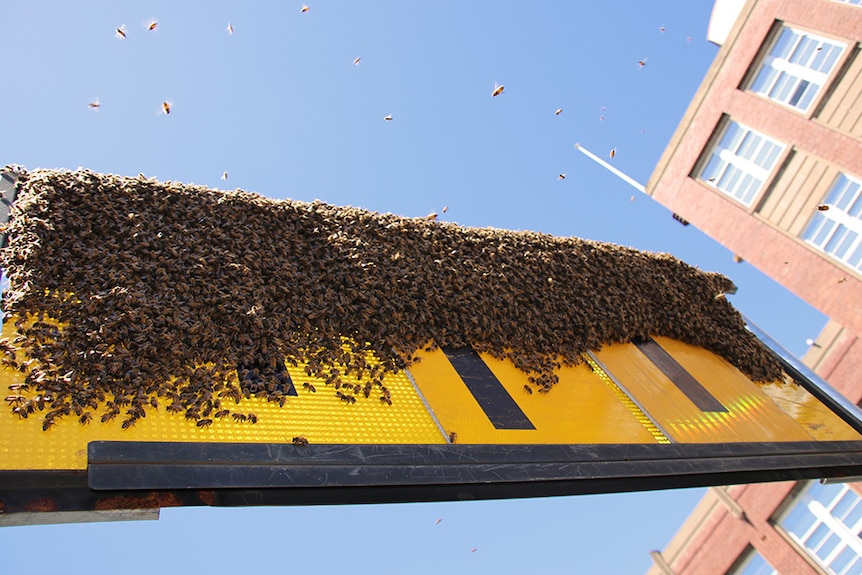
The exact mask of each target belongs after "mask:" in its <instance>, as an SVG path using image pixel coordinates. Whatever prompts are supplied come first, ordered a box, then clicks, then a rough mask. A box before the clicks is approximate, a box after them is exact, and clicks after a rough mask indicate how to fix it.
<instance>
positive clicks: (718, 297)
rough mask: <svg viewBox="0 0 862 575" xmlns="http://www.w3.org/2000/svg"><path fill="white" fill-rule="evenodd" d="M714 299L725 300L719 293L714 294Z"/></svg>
mask: <svg viewBox="0 0 862 575" xmlns="http://www.w3.org/2000/svg"><path fill="white" fill-rule="evenodd" d="M714 299H725V297H724V294H723V293H719V294H715V298H714Z"/></svg>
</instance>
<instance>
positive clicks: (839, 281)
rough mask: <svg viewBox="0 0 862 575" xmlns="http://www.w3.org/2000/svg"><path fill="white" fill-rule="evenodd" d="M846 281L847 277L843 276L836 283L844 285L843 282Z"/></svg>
mask: <svg viewBox="0 0 862 575" xmlns="http://www.w3.org/2000/svg"><path fill="white" fill-rule="evenodd" d="M846 281H847V276H844V277H843V278H841V279H840V280H838V283H840V284H843V283H844V282H846Z"/></svg>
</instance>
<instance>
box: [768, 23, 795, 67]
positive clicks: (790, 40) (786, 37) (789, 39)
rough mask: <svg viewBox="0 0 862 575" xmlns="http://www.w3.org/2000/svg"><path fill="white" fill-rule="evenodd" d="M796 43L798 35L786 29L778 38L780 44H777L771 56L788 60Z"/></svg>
mask: <svg viewBox="0 0 862 575" xmlns="http://www.w3.org/2000/svg"><path fill="white" fill-rule="evenodd" d="M795 41H796V34H794V33H793V30H791V29H790V28H784V29H783V30H782V31H781V36H779V37H778V42H776V43H775V48H773V49H772V52H771V54H772V55H773V56H777V57H779V58H781V59H784V60H786V59H787V55H788V54H790V50H791V49H792V48H793V44H794V42H795Z"/></svg>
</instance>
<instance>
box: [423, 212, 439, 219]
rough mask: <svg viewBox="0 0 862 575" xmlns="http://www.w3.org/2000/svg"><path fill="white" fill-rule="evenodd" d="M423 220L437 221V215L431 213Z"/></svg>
mask: <svg viewBox="0 0 862 575" xmlns="http://www.w3.org/2000/svg"><path fill="white" fill-rule="evenodd" d="M425 219H426V220H436V219H437V213H436V212H432V213H430V214H428V215H427V216H425Z"/></svg>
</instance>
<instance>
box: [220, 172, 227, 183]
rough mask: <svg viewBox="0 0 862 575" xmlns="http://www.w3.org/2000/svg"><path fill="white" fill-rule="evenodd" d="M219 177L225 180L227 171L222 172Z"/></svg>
mask: <svg viewBox="0 0 862 575" xmlns="http://www.w3.org/2000/svg"><path fill="white" fill-rule="evenodd" d="M221 179H223V180H225V181H227V172H222V175H221Z"/></svg>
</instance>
